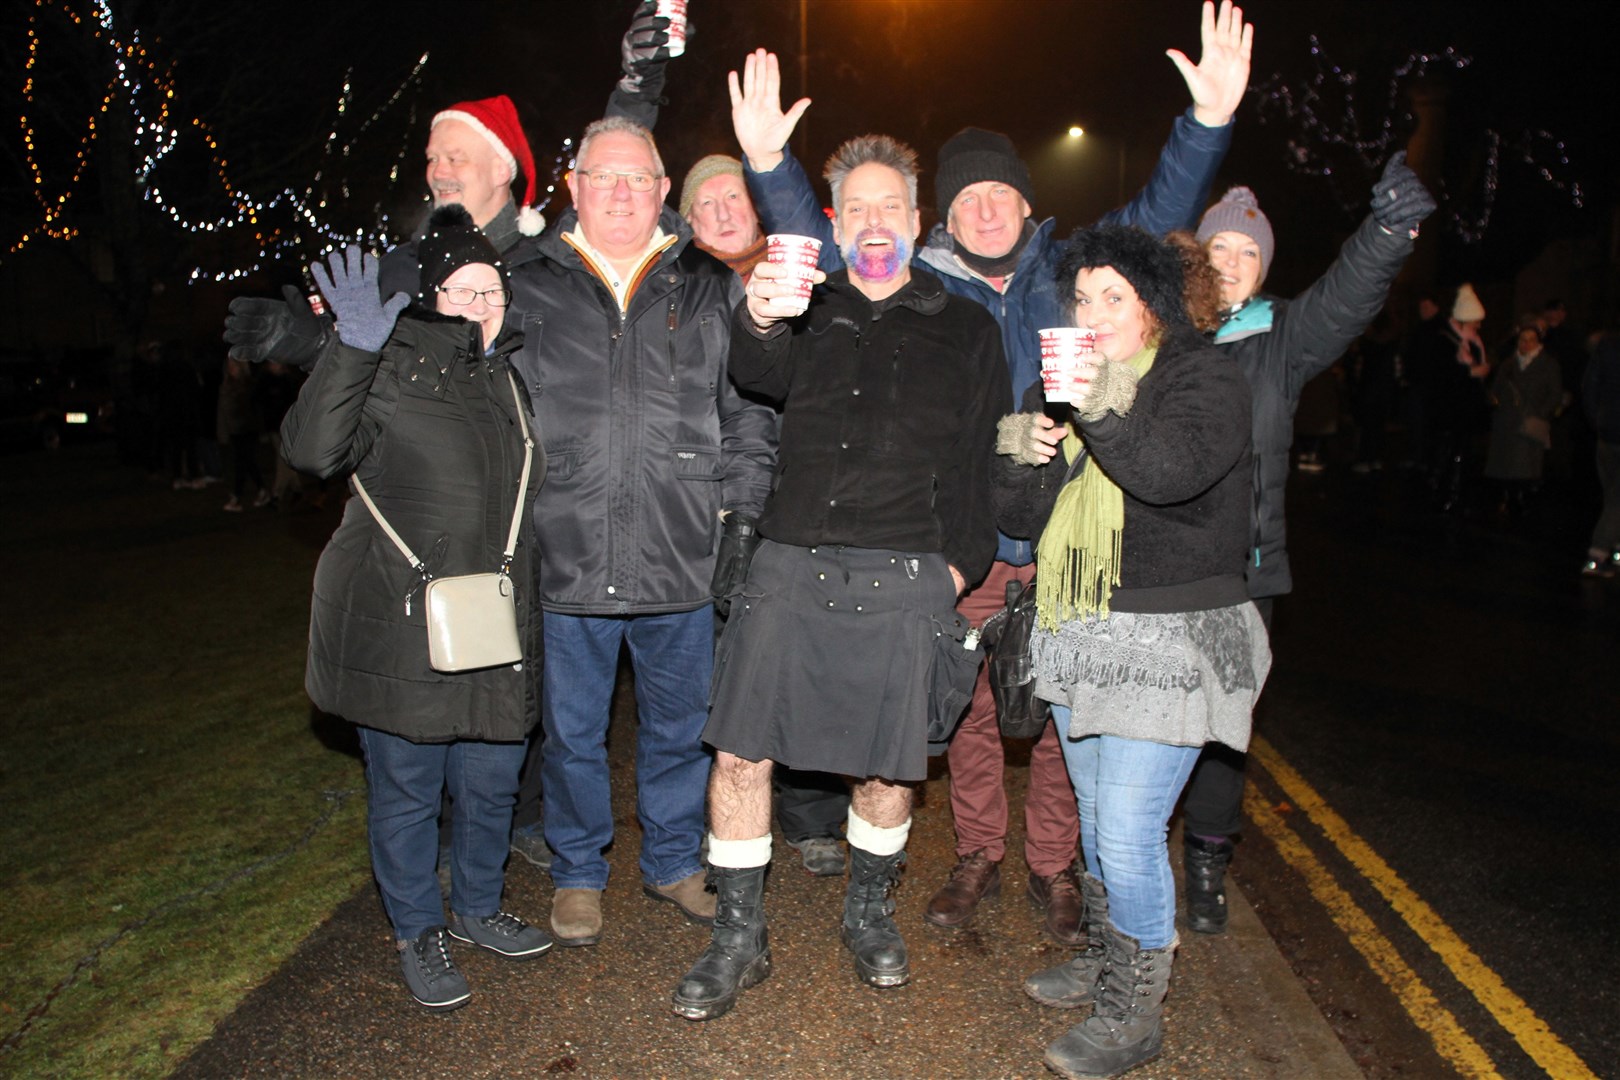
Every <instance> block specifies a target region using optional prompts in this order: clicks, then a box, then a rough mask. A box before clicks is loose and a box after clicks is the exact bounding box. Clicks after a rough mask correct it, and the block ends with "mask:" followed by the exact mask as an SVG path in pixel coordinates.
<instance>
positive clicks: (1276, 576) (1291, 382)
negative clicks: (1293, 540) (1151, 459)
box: [1215, 217, 1412, 598]
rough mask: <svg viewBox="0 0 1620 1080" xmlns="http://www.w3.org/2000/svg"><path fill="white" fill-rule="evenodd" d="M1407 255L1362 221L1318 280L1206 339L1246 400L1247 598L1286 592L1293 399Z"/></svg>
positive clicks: (1377, 301)
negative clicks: (1250, 509) (1249, 458)
mask: <svg viewBox="0 0 1620 1080" xmlns="http://www.w3.org/2000/svg"><path fill="white" fill-rule="evenodd" d="M1411 253H1412V241H1411V239H1409V238H1408V237H1407V236H1405V235H1401V236H1392V235H1391V234H1389V233H1387V232H1385V231H1384V230H1383V229H1382V228H1380V227H1379V225H1378V223H1377V222H1376V221H1374V220H1373V219H1372V218H1371V217H1368V218H1367V219H1366V220H1365V221H1363V222H1362V223H1361V227H1360V228H1359V229H1357V230H1356V232H1355V233H1354V234H1353V235H1352V236H1351V237H1350V239H1348V240H1346V241H1345V243H1344V247H1343V248H1342V249H1340V251H1339V257H1338V258H1337V259H1335V260H1334V261H1333V265H1332V266H1330V267H1328V271H1327V273H1325V274H1323V275H1322V276H1321V278H1319V279H1318V280H1317V281H1316V283H1315V284H1314V285H1312V286H1311V287H1310V288H1308V289H1306V290H1305V291H1304V292H1302V293H1300V294H1299V296H1297V297H1296V298H1295V299H1294V300H1293V301H1292V302H1289V301H1286V300H1279V299H1277V298H1276V297H1271V296H1257V297H1255V298H1253V299H1251V300H1250V301H1249V302H1248V303H1247V304H1246V305H1244V306H1243V307H1242V308H1239V309H1238V311H1237V312H1235V313H1234V314H1233V315H1232V316H1231V317H1230V318H1229V319H1228V321H1227V323H1226V325H1225V326H1222V327H1221V329H1220V330H1219V331H1217V332H1216V334H1215V344H1216V346H1217V347H1219V348H1220V349H1221V350H1222V351H1223V352H1225V353H1227V355H1229V356H1231V357H1232V358H1234V359H1235V360H1236V361H1237V363H1238V366H1239V367H1240V368H1241V369H1242V371H1243V377H1244V378H1245V379H1247V380H1248V382H1249V389H1250V390H1251V391H1252V392H1253V415H1254V432H1253V435H1254V465H1253V469H1254V477H1253V484H1254V520H1253V522H1252V523H1251V527H1250V539H1249V549H1250V550H1249V555H1248V568H1247V577H1248V589H1249V595H1250V596H1253V597H1257V598H1258V597H1264V596H1280V595H1282V594H1284V593H1287V592H1292V591H1293V588H1294V578H1293V575H1292V574H1291V573H1290V572H1289V568H1288V523H1287V516H1286V511H1285V509H1284V506H1283V500H1284V495H1285V491H1286V488H1287V486H1288V469H1289V448H1290V447H1291V446H1292V445H1293V442H1294V410H1295V409H1296V408H1298V406H1299V395H1300V391H1301V390H1303V389H1304V387H1305V384H1306V383H1308V382H1310V381H1311V380H1312V379H1313V378H1315V377H1316V376H1317V375H1319V374H1321V373H1322V372H1324V371H1326V370H1327V369H1328V368H1330V367H1332V366H1333V362H1334V361H1336V360H1337V359H1338V358H1339V357H1341V356H1343V355H1344V353H1345V350H1347V349H1349V348H1350V346H1351V345H1352V344H1353V343H1354V342H1355V340H1356V338H1358V337H1360V336H1361V332H1362V331H1363V330H1365V329H1366V328H1367V327H1368V326H1369V325H1370V324H1371V323H1372V321H1373V319H1374V318H1376V317H1377V315H1378V311H1379V309H1380V308H1382V307H1383V306H1384V301H1385V300H1386V299H1387V298H1388V296H1389V287H1390V285H1391V284H1393V283H1394V281H1395V275H1396V274H1398V273H1400V270H1401V266H1402V265H1403V264H1404V263H1405V262H1406V258H1407V256H1408V255H1410V254H1411ZM1267 305H1269V309H1270V318H1269V319H1267V318H1266V317H1265V309H1266V306H1267Z"/></svg>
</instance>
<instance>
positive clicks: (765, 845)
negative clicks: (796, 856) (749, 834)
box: [709, 833, 771, 870]
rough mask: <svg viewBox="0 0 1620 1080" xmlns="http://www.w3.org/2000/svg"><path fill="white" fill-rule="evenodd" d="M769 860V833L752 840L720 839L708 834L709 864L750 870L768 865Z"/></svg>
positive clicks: (729, 868)
mask: <svg viewBox="0 0 1620 1080" xmlns="http://www.w3.org/2000/svg"><path fill="white" fill-rule="evenodd" d="M770 862H771V834H770V833H766V834H765V835H764V836H756V837H754V838H753V839H752V840H722V839H720V838H719V837H718V836H716V835H714V833H710V834H709V865H710V866H723V867H725V868H727V869H728V870H751V869H753V868H754V867H756V866H769V865H770Z"/></svg>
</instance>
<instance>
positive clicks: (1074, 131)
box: [1069, 124, 1086, 139]
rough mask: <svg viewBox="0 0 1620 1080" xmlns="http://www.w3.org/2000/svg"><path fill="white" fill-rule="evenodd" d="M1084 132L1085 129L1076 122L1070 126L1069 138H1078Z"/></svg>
mask: <svg viewBox="0 0 1620 1080" xmlns="http://www.w3.org/2000/svg"><path fill="white" fill-rule="evenodd" d="M1085 133H1086V129H1085V128H1083V127H1081V126H1080V125H1079V124H1076V125H1074V126H1073V127H1071V128H1070V129H1069V138H1071V139H1078V138H1079V137H1080V136H1082V135H1084V134H1085Z"/></svg>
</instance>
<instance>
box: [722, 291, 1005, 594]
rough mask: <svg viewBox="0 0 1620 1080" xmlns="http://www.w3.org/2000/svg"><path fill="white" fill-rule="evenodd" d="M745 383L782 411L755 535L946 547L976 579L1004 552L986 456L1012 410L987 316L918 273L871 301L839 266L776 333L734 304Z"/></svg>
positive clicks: (736, 360) (996, 335)
mask: <svg viewBox="0 0 1620 1080" xmlns="http://www.w3.org/2000/svg"><path fill="white" fill-rule="evenodd" d="M736 318H737V326H736V327H735V328H734V329H733V331H732V339H731V368H732V374H733V377H735V378H736V380H737V384H738V385H739V386H741V387H742V388H743V389H745V390H749V391H752V392H754V393H757V394H759V395H760V396H762V397H764V398H767V399H768V400H771V401H779V402H782V403H783V413H782V450H781V455H780V458H779V459H778V462H777V466H776V476H775V478H774V479H773V481H772V484H771V497H770V501H769V502H767V503H766V504H765V516H764V517H763V518H761V520H760V523H759V531H760V535H762V536H765V537H768V538H769V539H772V540H776V541H778V542H780V543H785V544H796V545H799V546H801V547H809V546H811V545H814V544H847V545H849V546H851V547H860V548H877V549H887V550H898V551H939V552H943V553H944V555H945V559H946V561H947V562H948V563H950V565H952V566H954V567H956V569H957V570H958V571H959V572H960V573H961V574H962V576H963V577H964V578H965V579H966V580H967V581H968V582H970V583H971V582H975V581H978V580H979V579H980V578H981V577H983V576H984V572H985V571H986V570H988V569H989V567H990V560H991V559H992V558H993V557H994V556H995V553H996V531H995V521H994V516H993V514H992V511H991V507H990V491H989V484H990V459H991V457H992V456H993V453H992V451H993V448H994V446H995V439H996V420H997V419H998V418H999V417H1000V416H1002V415H1003V414H1004V413H1005V412H1006V411H1007V410H1008V408H1010V407H1011V404H1012V394H1011V392H1010V391H1009V389H1008V386H1007V363H1006V360H1005V358H1004V357H1003V356H1002V351H1001V331H1000V329H999V328H998V327H997V326H996V321H995V319H993V318H992V317H991V316H990V313H989V312H987V311H985V310H984V308H983V307H982V306H980V305H978V304H976V303H974V302H973V301H971V300H968V299H965V298H964V297H960V296H953V295H951V294H950V293H947V292H946V291H945V286H944V285H943V284H942V283H941V282H940V279H939V278H937V277H935V276H934V275H933V274H932V273H930V272H928V271H926V270H922V269H920V268H918V267H916V266H913V267H912V270H911V280H910V281H909V282H907V283H906V284H905V285H904V286H903V287H901V288H900V290H899V291H898V292H896V293H895V294H894V295H893V296H889V297H886V298H885V299H883V300H880V301H877V302H876V303H874V302H873V301H871V300H868V299H867V298H866V296H865V295H864V294H863V293H862V292H861V291H860V290H859V289H857V288H856V287H855V286H853V285H851V284H850V283H849V271H847V270H839V271H836V272H835V273H833V275H832V276H831V277H829V278H828V280H827V283H826V285H824V286H821V287H818V288H817V289H816V290H815V292H814V294H813V295H812V297H811V301H810V308H809V310H808V311H807V312H806V314H805V315H804V316H803V317H802V318H799V319H793V320H790V321H788V322H779V323H776V324H775V325H774V326H772V327H771V329H770V330H769V331H766V332H765V333H763V334H762V333H760V332H759V331H758V330H757V329H755V328H754V325H753V320H752V319H750V318H749V316H748V313H747V309H746V308H745V307H744V306H743V305H741V304H739V305H738V307H737V313H736Z"/></svg>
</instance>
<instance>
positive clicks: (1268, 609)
mask: <svg viewBox="0 0 1620 1080" xmlns="http://www.w3.org/2000/svg"><path fill="white" fill-rule="evenodd" d="M1434 206H1435V203H1434V199H1433V198H1432V197H1431V196H1430V194H1429V192H1428V190H1427V189H1426V188H1424V186H1423V183H1422V181H1420V180H1419V179H1418V177H1417V174H1416V173H1414V172H1413V171H1412V170H1411V168H1409V167H1408V166H1407V164H1406V153H1405V151H1400V152H1398V153H1396V154H1395V155H1394V156H1392V157H1391V158H1390V160H1389V162H1388V164H1387V165H1386V166H1385V167H1384V171H1383V175H1382V176H1381V177H1380V179H1379V180H1378V182H1377V183H1376V184H1374V185H1373V189H1372V206H1371V213H1369V214H1368V215H1367V217H1366V218H1365V219H1364V220H1363V221H1362V223H1361V226H1360V228H1358V229H1357V230H1356V231H1355V233H1353V234H1352V235H1351V237H1350V239H1348V240H1346V241H1345V244H1344V247H1343V248H1341V249H1340V251H1339V257H1338V258H1337V259H1335V260H1334V261H1333V264H1332V265H1331V266H1329V267H1328V269H1327V272H1326V273H1325V274H1323V275H1322V276H1321V277H1320V278H1318V279H1317V280H1316V282H1315V283H1314V284H1312V285H1311V286H1310V287H1309V288H1308V289H1306V290H1305V291H1304V292H1302V293H1300V294H1299V295H1298V296H1297V297H1295V298H1294V299H1293V300H1284V299H1282V298H1280V297H1276V296H1272V295H1269V294H1267V293H1263V292H1261V291H1260V286H1261V283H1262V282H1264V281H1265V279H1266V274H1267V272H1268V271H1269V270H1270V269H1271V264H1272V256H1273V254H1274V253H1275V251H1276V239H1275V237H1274V236H1273V234H1272V231H1271V222H1270V221H1269V220H1268V219H1267V217H1266V215H1265V213H1264V211H1262V210H1261V209H1260V203H1259V200H1258V198H1257V197H1256V196H1255V193H1254V192H1253V191H1251V190H1250V189H1249V188H1246V187H1234V188H1232V189H1230V190H1229V191H1227V193H1226V194H1225V195H1223V196H1222V197H1221V200H1220V201H1219V202H1217V203H1216V204H1215V205H1214V206H1211V207H1210V208H1209V210H1208V211H1206V212H1205V214H1204V216H1203V219H1202V220H1200V221H1199V223H1198V233H1197V237H1198V241H1199V243H1201V244H1203V245H1204V247H1205V249H1206V250H1207V251H1208V252H1209V259H1210V263H1211V265H1212V266H1213V267H1214V269H1215V271H1216V273H1217V274H1218V275H1219V276H1220V288H1221V299H1222V302H1223V303H1224V305H1225V310H1224V312H1223V321H1222V323H1221V325H1220V327H1219V328H1218V329H1217V330H1216V331H1215V334H1214V344H1215V347H1216V348H1218V349H1219V350H1220V351H1221V352H1222V353H1225V354H1226V355H1227V356H1228V357H1230V358H1232V359H1233V360H1236V361H1237V366H1238V368H1239V369H1240V370H1241V371H1242V372H1243V376H1244V379H1245V380H1246V381H1247V382H1248V384H1249V389H1250V391H1251V393H1252V394H1253V411H1252V425H1253V428H1252V434H1253V440H1254V462H1253V482H1252V488H1253V497H1254V511H1253V514H1252V517H1251V519H1250V524H1249V537H1248V543H1247V545H1246V557H1245V560H1244V576H1245V579H1246V584H1247V587H1248V594H1249V596H1250V597H1251V598H1252V599H1253V600H1254V602H1255V605H1256V607H1258V609H1259V611H1260V614H1261V616H1262V617H1263V618H1264V619H1265V622H1266V627H1267V629H1268V630H1269V629H1270V628H1271V615H1272V604H1273V602H1274V601H1275V600H1276V598H1277V597H1279V596H1282V595H1284V594H1285V593H1288V592H1290V591H1292V589H1293V585H1294V583H1293V577H1292V575H1291V574H1290V572H1289V568H1288V546H1287V542H1288V534H1287V527H1286V520H1285V516H1284V508H1283V494H1284V489H1285V487H1286V485H1287V483H1288V470H1289V449H1290V447H1291V445H1292V443H1293V438H1294V411H1295V410H1296V409H1297V408H1298V406H1299V398H1300V392H1301V391H1302V390H1303V389H1304V386H1305V384H1306V383H1308V382H1309V381H1310V380H1311V379H1312V378H1314V377H1315V376H1317V375H1319V374H1321V373H1322V372H1324V371H1326V370H1327V369H1328V368H1329V367H1331V366H1332V365H1333V363H1334V361H1336V360H1337V359H1338V358H1339V357H1340V356H1342V355H1344V353H1345V351H1346V350H1347V349H1349V347H1350V346H1351V344H1352V343H1354V342H1355V340H1356V338H1357V337H1359V336H1360V335H1361V332H1362V331H1363V330H1365V329H1366V328H1367V327H1368V326H1369V325H1370V324H1371V323H1372V321H1373V319H1374V318H1376V317H1377V315H1378V312H1379V310H1380V309H1381V308H1382V307H1383V306H1384V303H1385V301H1386V299H1387V298H1388V296H1389V289H1390V285H1391V284H1392V283H1393V282H1394V281H1395V276H1396V275H1397V274H1398V273H1400V269H1401V266H1402V265H1403V264H1404V263H1405V262H1406V259H1407V257H1408V256H1410V255H1411V253H1412V248H1413V243H1414V241H1415V240H1416V239H1417V235H1418V225H1419V224H1420V223H1421V222H1422V221H1423V220H1424V219H1425V218H1427V217H1428V216H1429V214H1430V213H1432V212H1433V211H1434ZM1246 761H1247V757H1246V755H1245V754H1244V753H1243V752H1242V751H1241V749H1239V748H1234V747H1232V746H1230V745H1220V744H1211V745H1210V746H1209V747H1208V748H1207V749H1206V750H1205V752H1204V754H1203V755H1202V757H1201V758H1200V760H1199V763H1198V767H1197V768H1196V769H1195V770H1194V771H1193V774H1192V779H1191V780H1190V781H1189V782H1188V784H1187V797H1186V800H1185V802H1184V806H1183V811H1184V814H1185V819H1184V822H1183V825H1184V828H1183V838H1182V839H1183V845H1184V851H1183V856H1184V857H1183V862H1184V866H1185V869H1186V888H1187V913H1186V915H1187V925H1188V927H1189V928H1191V929H1192V930H1195V931H1197V932H1199V933H1205V934H1219V933H1223V932H1224V931H1225V929H1226V890H1225V874H1226V866H1227V863H1228V862H1230V860H1231V858H1232V853H1233V843H1232V841H1233V839H1234V838H1235V837H1236V836H1237V835H1238V832H1239V828H1240V826H1241V824H1242V801H1243V769H1244V765H1245V763H1246Z"/></svg>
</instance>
